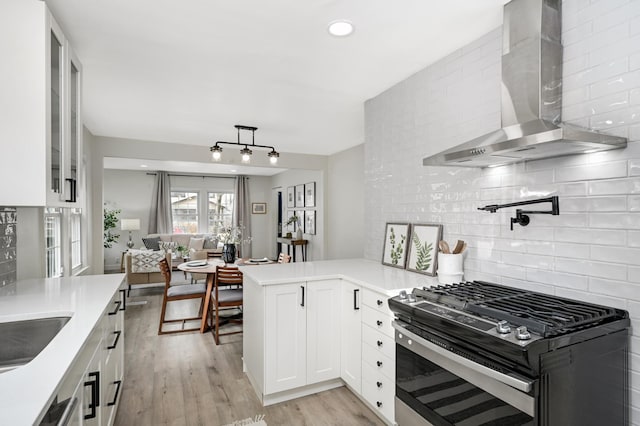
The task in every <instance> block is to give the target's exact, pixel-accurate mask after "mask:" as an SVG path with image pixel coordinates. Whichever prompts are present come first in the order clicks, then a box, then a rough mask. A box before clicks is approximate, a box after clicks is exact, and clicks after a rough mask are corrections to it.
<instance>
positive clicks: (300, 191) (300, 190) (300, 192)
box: [296, 185, 304, 207]
mask: <svg viewBox="0 0 640 426" xmlns="http://www.w3.org/2000/svg"><path fill="white" fill-rule="evenodd" d="M296 207H304V185H296Z"/></svg>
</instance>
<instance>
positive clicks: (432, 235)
mask: <svg viewBox="0 0 640 426" xmlns="http://www.w3.org/2000/svg"><path fill="white" fill-rule="evenodd" d="M440 239H442V225H437V224H427V223H425V224H420V223H418V224H415V223H414V224H413V225H411V232H410V234H409V253H408V255H407V256H408V257H407V270H408V271H413V272H418V273H420V274H425V275H431V276H435V275H436V270H437V261H438V255H437V254H438V244H439V243H440Z"/></svg>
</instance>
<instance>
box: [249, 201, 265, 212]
mask: <svg viewBox="0 0 640 426" xmlns="http://www.w3.org/2000/svg"><path fill="white" fill-rule="evenodd" d="M251 213H253V214H266V213H267V203H251Z"/></svg>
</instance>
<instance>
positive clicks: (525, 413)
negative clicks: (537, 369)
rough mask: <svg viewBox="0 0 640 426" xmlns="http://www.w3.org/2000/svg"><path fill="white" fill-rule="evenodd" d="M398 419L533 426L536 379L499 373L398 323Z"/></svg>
mask: <svg viewBox="0 0 640 426" xmlns="http://www.w3.org/2000/svg"><path fill="white" fill-rule="evenodd" d="M393 326H394V328H395V329H396V421H397V422H398V425H399V426H404V425H420V424H422V425H435V426H440V425H460V426H470V425H474V426H477V425H483V424H492V425H493V424H496V425H504V426H511V425H533V424H534V417H535V416H534V412H535V399H534V397H533V396H531V394H532V393H533V392H532V389H533V385H534V381H533V380H530V379H528V378H526V377H523V376H520V375H517V374H513V373H504V372H499V371H496V370H494V369H491V368H489V367H485V366H484V365H482V364H478V363H476V362H474V361H471V360H470V359H468V358H465V357H464V356H461V355H458V354H456V353H453V352H452V351H450V350H449V349H447V348H445V347H442V346H440V345H437V344H435V343H432V342H430V341H428V340H426V339H424V338H423V337H421V336H418V335H416V334H414V333H412V332H410V331H408V330H407V329H405V328H404V327H402V323H398V322H397V321H394V324H393Z"/></svg>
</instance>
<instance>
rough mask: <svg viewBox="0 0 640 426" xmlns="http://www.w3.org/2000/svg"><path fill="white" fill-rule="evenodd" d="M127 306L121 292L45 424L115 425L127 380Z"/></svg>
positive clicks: (71, 371)
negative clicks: (125, 358)
mask: <svg viewBox="0 0 640 426" xmlns="http://www.w3.org/2000/svg"><path fill="white" fill-rule="evenodd" d="M124 303H125V295H124V290H119V291H117V292H116V293H115V294H114V296H113V298H112V299H111V301H110V302H109V304H108V306H107V308H106V309H105V311H104V312H103V314H102V316H101V319H100V320H99V321H98V322H97V323H96V325H95V327H94V329H93V331H92V332H91V334H90V336H89V338H88V339H87V341H86V342H85V345H84V349H83V350H82V351H81V352H80V353H79V354H78V357H77V358H76V361H75V362H74V364H73V365H72V366H71V368H70V369H69V371H68V372H67V374H66V375H65V378H64V379H63V381H62V383H61V384H60V386H59V387H58V392H57V394H56V397H55V398H54V401H53V403H52V404H51V407H52V408H50V409H49V416H47V415H45V417H44V419H43V423H46V422H49V421H51V420H50V419H51V418H52V417H54V418H55V419H56V420H55V422H54V424H67V425H112V424H113V423H114V420H115V414H116V410H117V406H118V401H119V399H118V398H119V394H120V388H121V385H122V380H123V376H124V374H123V373H124V309H125V307H124ZM56 406H57V407H62V408H55V407H56Z"/></svg>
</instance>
